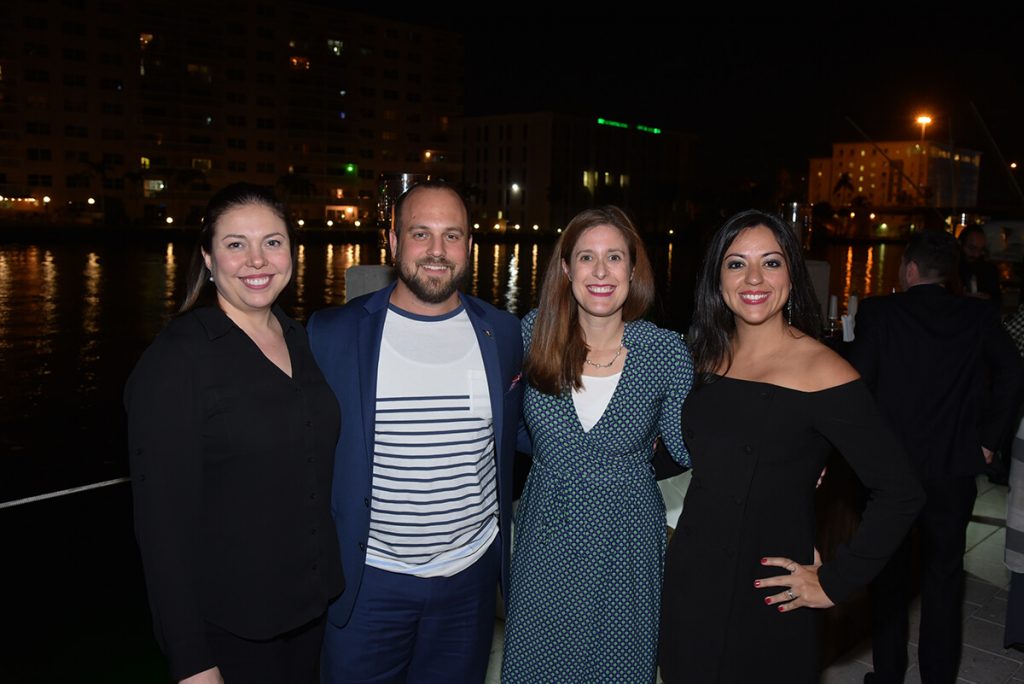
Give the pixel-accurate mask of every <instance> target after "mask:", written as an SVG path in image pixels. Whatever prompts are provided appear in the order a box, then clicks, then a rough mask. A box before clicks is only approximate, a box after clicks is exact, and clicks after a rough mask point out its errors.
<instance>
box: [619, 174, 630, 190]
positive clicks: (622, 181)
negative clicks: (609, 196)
mask: <svg viewBox="0 0 1024 684" xmlns="http://www.w3.org/2000/svg"><path fill="white" fill-rule="evenodd" d="M619 185H621V186H622V187H624V188H628V187H629V174H625V173H624V174H622V175H620V176H619Z"/></svg>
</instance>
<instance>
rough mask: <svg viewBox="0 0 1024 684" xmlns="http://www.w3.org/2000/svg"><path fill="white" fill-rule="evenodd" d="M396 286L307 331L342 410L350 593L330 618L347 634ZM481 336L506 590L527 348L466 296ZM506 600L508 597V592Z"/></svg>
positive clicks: (514, 326) (514, 324) (339, 516)
mask: <svg viewBox="0 0 1024 684" xmlns="http://www.w3.org/2000/svg"><path fill="white" fill-rule="evenodd" d="M394 287H395V286H394V284H392V285H389V286H388V287H385V288H384V289H382V290H378V291H377V292H373V293H370V294H368V295H364V296H362V297H358V298H356V299H354V300H352V301H351V302H349V303H348V304H347V305H345V306H343V307H340V308H331V309H325V310H323V311H318V312H317V313H315V314H313V316H312V317H310V319H309V323H308V324H307V326H306V330H307V333H308V335H309V344H310V347H311V348H312V350H313V356H314V357H315V358H316V360H317V363H318V364H320V369H321V370H322V371H323V374H324V377H325V378H327V384H328V385H330V386H331V389H333V390H334V393H335V395H336V396H337V397H338V403H339V404H340V405H341V436H340V438H339V439H338V447H337V449H336V450H335V457H334V483H333V488H332V495H331V512H332V514H333V515H334V521H335V526H336V527H337V530H338V541H339V543H340V546H341V559H342V563H343V565H344V568H345V581H346V585H345V591H344V593H342V595H341V596H340V597H339V598H338V599H337V600H336V601H335V602H334V603H333V604H332V605H331V607H330V609H329V610H328V613H327V615H328V619H329V620H330V621H331V622H332V623H333V624H335V625H337V626H339V627H342V626H344V625H345V624H346V623H347V622H348V619H349V616H350V615H351V614H352V606H353V605H354V604H355V600H356V597H357V596H358V594H359V588H360V586H361V585H362V580H363V568H364V566H365V564H366V544H367V538H368V537H369V531H370V496H371V490H372V482H371V478H372V474H373V440H374V437H373V435H374V423H375V419H376V416H375V411H374V407H375V406H376V398H377V364H378V361H379V358H380V343H381V336H382V334H383V332H384V317H385V315H386V314H387V311H388V301H389V299H390V297H391V292H392V290H394ZM460 298H461V300H462V304H463V306H465V309H466V313H467V315H468V316H469V320H470V321H471V322H472V324H473V328H474V329H475V330H476V336H477V341H478V342H479V344H480V355H481V356H482V357H483V363H484V368H485V370H486V372H487V385H488V390H489V392H490V395H491V413H492V415H493V420H494V442H495V454H496V457H497V459H498V464H497V466H498V467H497V473H498V509H499V513H500V529H501V536H500V539H501V584H502V587H503V588H506V587H508V561H509V539H510V536H511V530H510V524H511V514H512V462H513V459H514V458H515V451H516V431H517V428H518V425H519V416H520V412H521V405H522V394H523V387H522V383H521V382H520V371H521V367H522V360H523V341H522V336H521V333H520V326H519V320H518V319H517V318H516V317H515V316H513V315H512V314H510V313H508V312H505V311H500V310H498V309H496V308H494V307H493V306H491V305H490V304H487V303H486V302H484V301H482V300H480V299H477V298H475V297H470V296H468V295H464V294H460ZM503 593H504V592H503Z"/></svg>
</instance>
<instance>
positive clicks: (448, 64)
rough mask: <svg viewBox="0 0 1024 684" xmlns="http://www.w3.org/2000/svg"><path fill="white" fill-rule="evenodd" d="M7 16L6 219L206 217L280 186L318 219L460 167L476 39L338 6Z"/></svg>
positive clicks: (1, 166) (89, 8)
mask: <svg viewBox="0 0 1024 684" xmlns="http://www.w3.org/2000/svg"><path fill="white" fill-rule="evenodd" d="M6 10H7V11H6V12H5V14H4V20H3V22H0V196H3V199H0V216H3V215H7V214H12V213H14V211H15V210H17V217H18V218H19V219H21V220H25V218H26V217H27V216H36V217H37V218H45V219H49V220H54V221H82V222H90V221H99V220H104V219H105V220H107V221H108V222H112V223H118V222H144V223H150V224H152V223H163V222H169V221H177V222H181V221H185V222H188V223H194V222H195V221H197V220H198V219H199V217H200V214H201V212H202V207H203V206H204V205H205V202H206V200H207V199H208V196H209V194H210V192H211V190H212V189H213V188H216V187H220V186H223V185H225V184H227V183H231V182H234V181H239V180H246V181H250V182H254V183H259V184H263V185H270V186H276V188H277V191H278V192H279V194H280V195H282V197H283V198H284V199H286V200H287V201H288V202H289V203H290V204H291V205H292V207H293V208H294V209H295V211H296V213H297V214H298V216H299V217H300V218H302V219H304V220H305V221H306V222H307V223H309V224H310V225H316V224H321V225H322V224H324V223H325V222H326V221H328V220H332V221H342V220H344V221H350V222H353V221H355V220H356V219H360V218H362V219H364V220H365V219H367V218H372V217H373V216H375V207H376V194H377V190H378V189H377V179H378V177H379V176H380V174H382V173H383V174H387V173H399V172H412V173H432V174H435V175H443V176H447V177H454V176H457V175H458V169H457V167H454V166H453V165H452V163H451V160H452V159H453V154H452V152H451V141H452V137H451V132H450V126H451V122H452V119H453V118H454V117H456V116H458V115H460V114H461V113H462V106H463V105H462V94H463V71H464V68H463V47H462V39H461V37H460V36H459V35H458V34H456V33H452V32H449V31H444V30H441V29H436V28H430V27H423V26H416V25H412V24H407V23H403V22H398V21H392V20H389V19H382V18H377V17H371V16H367V15H362V14H359V13H355V12H352V11H349V10H346V9H343V8H340V7H337V8H336V7H333V6H330V5H329V4H327V3H319V4H315V5H314V4H308V3H302V2H289V1H285V2H273V3H272V2H240V1H239V0H225V1H224V2H201V1H199V0H179V1H178V2H174V3H153V2H145V3H135V2H129V1H128V0H60V1H57V0H38V1H36V2H17V3H13V5H12V6H10V7H7V8H6Z"/></svg>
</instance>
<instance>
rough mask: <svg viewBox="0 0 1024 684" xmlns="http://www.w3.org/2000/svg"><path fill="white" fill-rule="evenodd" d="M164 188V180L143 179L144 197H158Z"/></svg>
mask: <svg viewBox="0 0 1024 684" xmlns="http://www.w3.org/2000/svg"><path fill="white" fill-rule="evenodd" d="M163 189H164V182H163V181H162V180H144V181H142V196H143V197H156V196H157V195H159V194H160V193H161V192H163Z"/></svg>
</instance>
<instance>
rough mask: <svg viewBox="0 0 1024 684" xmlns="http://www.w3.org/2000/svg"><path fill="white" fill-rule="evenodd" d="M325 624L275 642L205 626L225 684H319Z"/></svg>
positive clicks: (320, 622) (320, 620)
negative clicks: (245, 637) (317, 683)
mask: <svg viewBox="0 0 1024 684" xmlns="http://www.w3.org/2000/svg"><path fill="white" fill-rule="evenodd" d="M326 624H327V621H326V619H325V617H324V616H321V617H319V618H317V619H316V620H314V621H313V622H310V623H308V624H306V625H303V626H302V627H299V628H298V629H293V630H292V631H290V632H287V633H285V634H282V635H280V636H277V637H274V638H273V639H267V640H260V641H254V640H252V639H243V638H242V637H240V636H238V635H236V634H232V633H231V632H226V631H224V630H223V629H221V628H220V627H217V626H216V625H211V624H210V623H206V639H207V643H208V644H209V645H210V651H211V652H212V654H213V658H214V661H215V662H216V663H217V667H218V668H219V669H220V675H221V677H223V678H224V684H292V683H293V682H294V684H316V682H319V681H320V677H319V672H320V646H321V644H322V643H323V638H324V626H325V625H326Z"/></svg>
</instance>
